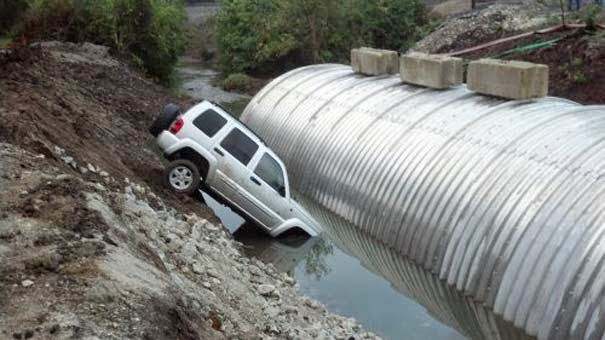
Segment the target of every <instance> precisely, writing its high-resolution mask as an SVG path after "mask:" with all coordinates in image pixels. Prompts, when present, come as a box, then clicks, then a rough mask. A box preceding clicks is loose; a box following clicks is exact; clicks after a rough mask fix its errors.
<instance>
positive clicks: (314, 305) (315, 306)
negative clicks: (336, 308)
mask: <svg viewBox="0 0 605 340" xmlns="http://www.w3.org/2000/svg"><path fill="white" fill-rule="evenodd" d="M305 305H307V306H308V307H311V308H313V309H321V308H322V306H321V304H320V303H319V302H317V301H315V300H311V299H309V298H305Z"/></svg>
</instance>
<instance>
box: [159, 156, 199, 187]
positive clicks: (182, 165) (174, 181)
mask: <svg viewBox="0 0 605 340" xmlns="http://www.w3.org/2000/svg"><path fill="white" fill-rule="evenodd" d="M200 181H201V178H200V171H199V169H198V168H197V166H195V164H193V162H191V161H189V160H186V159H177V160H175V161H172V162H170V164H168V166H167V167H166V169H165V170H164V182H165V183H166V185H167V186H168V187H169V188H170V189H171V190H172V191H174V192H177V193H179V194H187V195H190V194H193V193H195V192H196V191H197V190H198V189H199V186H200Z"/></svg>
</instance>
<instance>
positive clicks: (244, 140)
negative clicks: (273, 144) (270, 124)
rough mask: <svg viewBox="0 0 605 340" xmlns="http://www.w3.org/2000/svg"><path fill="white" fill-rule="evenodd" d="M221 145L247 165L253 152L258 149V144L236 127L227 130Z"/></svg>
mask: <svg viewBox="0 0 605 340" xmlns="http://www.w3.org/2000/svg"><path fill="white" fill-rule="evenodd" d="M221 146H222V147H223V148H224V149H225V150H227V152H229V153H230V154H231V155H233V157H235V158H236V159H237V160H238V161H240V162H242V164H244V165H248V163H249V162H250V160H251V159H252V157H253V156H254V153H256V150H258V144H256V143H255V142H254V141H253V140H252V139H250V137H248V136H246V135H245V134H244V133H243V132H242V131H240V129H238V128H235V129H233V130H231V132H229V134H228V135H227V137H225V139H223V141H222V142H221Z"/></svg>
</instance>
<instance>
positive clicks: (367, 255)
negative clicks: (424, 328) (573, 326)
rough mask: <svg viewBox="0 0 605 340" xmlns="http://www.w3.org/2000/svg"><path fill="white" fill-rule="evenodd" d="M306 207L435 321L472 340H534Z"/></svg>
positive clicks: (340, 244) (389, 251)
mask: <svg viewBox="0 0 605 340" xmlns="http://www.w3.org/2000/svg"><path fill="white" fill-rule="evenodd" d="M303 205H304V206H305V207H307V209H309V211H310V212H311V213H312V214H313V215H314V217H315V218H316V219H317V220H318V221H320V223H321V224H322V226H323V227H324V230H325V232H326V233H327V234H328V235H329V237H330V239H331V240H332V241H333V242H334V243H335V244H336V245H337V246H338V247H339V248H340V249H342V250H343V251H345V252H346V253H347V254H349V255H351V256H353V257H355V258H357V259H359V261H361V263H362V265H363V266H364V267H365V268H367V269H368V270H369V271H371V272H373V273H375V274H377V275H380V276H381V277H383V278H385V279H386V280H387V281H389V282H390V284H391V285H392V287H393V288H394V289H396V290H397V291H399V292H400V293H402V294H404V295H406V296H408V297H410V298H413V299H414V300H415V301H417V302H419V303H420V304H422V305H423V306H424V307H426V308H427V310H428V311H429V313H430V314H431V315H432V316H433V317H434V318H436V319H438V320H440V321H441V322H443V323H445V324H447V325H450V326H451V327H453V328H455V329H457V330H458V331H460V332H461V333H462V334H464V335H465V336H467V337H469V338H472V339H532V337H530V336H528V335H526V334H525V333H524V332H523V331H522V330H520V329H518V328H516V327H514V326H513V325H512V324H511V323H509V322H507V321H504V320H503V319H502V318H501V317H499V316H497V315H495V314H494V313H493V312H492V311H491V309H489V308H487V307H484V306H483V305H482V304H481V303H476V302H474V301H473V300H472V299H470V298H469V297H466V296H464V294H463V293H461V292H459V291H458V290H456V289H455V287H453V286H449V285H447V283H445V282H444V281H441V280H439V279H438V278H437V277H436V276H435V275H433V274H432V273H430V272H429V271H426V270H425V269H423V268H422V267H420V266H418V265H415V264H413V263H412V262H410V261H408V260H406V259H405V258H403V257H402V256H400V255H399V254H397V253H396V252H395V251H393V250H392V249H390V248H388V247H387V246H385V245H384V244H383V243H381V242H379V241H378V240H376V239H374V238H372V237H370V236H368V235H366V234H365V233H363V232H361V231H360V230H359V229H358V228H355V227H354V226H353V225H351V224H349V223H348V222H346V221H345V220H343V219H342V218H340V217H338V216H336V215H335V214H332V213H330V212H328V211H327V210H325V209H324V208H321V207H320V206H318V205H316V204H314V203H312V202H310V201H309V200H305V201H304V202H303ZM368 293H369V292H368ZM370 294H371V293H370Z"/></svg>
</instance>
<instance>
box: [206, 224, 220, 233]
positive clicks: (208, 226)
mask: <svg viewBox="0 0 605 340" xmlns="http://www.w3.org/2000/svg"><path fill="white" fill-rule="evenodd" d="M206 230H208V231H209V232H211V233H215V232H217V231H219V230H220V228H219V227H217V226H215V225H214V224H212V223H206Z"/></svg>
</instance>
